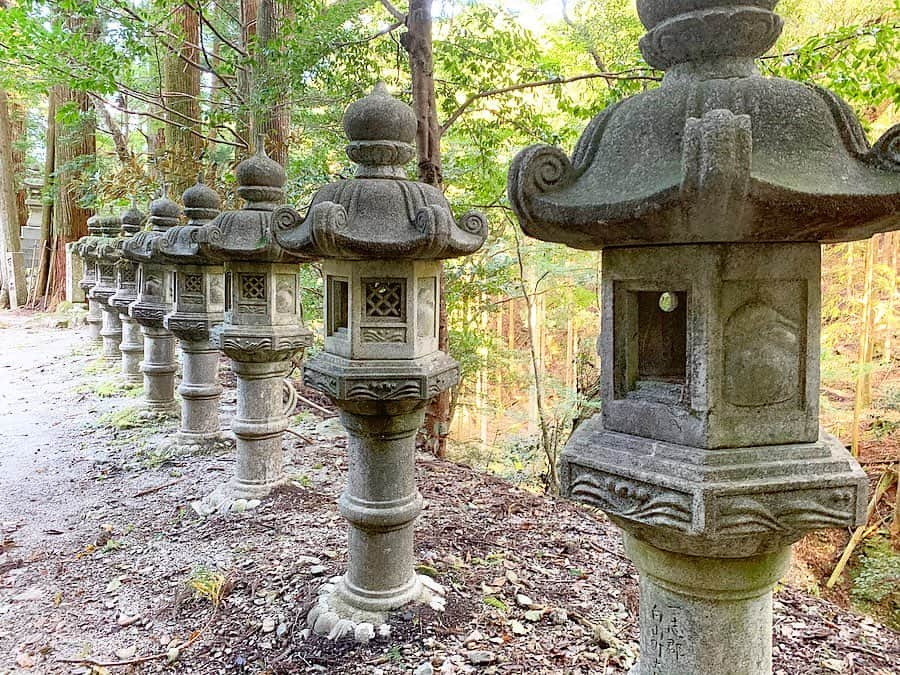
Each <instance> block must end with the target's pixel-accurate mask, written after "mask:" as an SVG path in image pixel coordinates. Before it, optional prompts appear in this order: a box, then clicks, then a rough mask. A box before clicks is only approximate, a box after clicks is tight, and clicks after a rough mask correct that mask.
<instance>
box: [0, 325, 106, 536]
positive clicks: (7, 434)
mask: <svg viewBox="0 0 900 675" xmlns="http://www.w3.org/2000/svg"><path fill="white" fill-rule="evenodd" d="M3 323H4V324H5V326H6V327H5V328H4V329H3V330H2V333H0V334H2V341H3V348H2V350H0V439H2V442H0V520H2V527H3V530H4V532H6V533H9V532H12V531H15V540H16V542H17V543H19V544H20V545H25V544H28V545H34V544H37V543H38V542H40V541H41V540H42V539H43V538H44V537H46V536H48V535H45V534H44V531H46V530H61V529H64V528H65V523H66V521H67V518H68V517H70V516H71V515H72V514H73V513H77V510H78V508H79V505H78V500H77V498H75V499H73V496H74V495H73V491H72V489H71V483H70V479H69V472H68V468H69V466H70V465H71V463H72V462H73V461H77V460H76V454H75V451H76V450H77V446H76V445H75V444H73V443H72V433H73V431H74V430H75V429H78V428H80V426H81V422H80V418H82V417H83V411H80V410H79V409H78V407H77V406H76V405H73V402H72V391H73V378H74V377H75V375H76V374H78V375H80V373H81V371H82V370H83V369H84V366H85V364H86V363H87V362H88V358H89V357H88V356H86V355H85V353H86V352H85V351H84V350H83V347H84V346H85V345H84V338H83V335H82V334H81V333H79V332H76V331H68V330H65V331H64V330H53V329H48V328H47V324H49V323H52V319H41V318H35V317H32V316H29V315H14V314H5V315H4V316H3ZM79 351H81V352H82V353H79Z"/></svg>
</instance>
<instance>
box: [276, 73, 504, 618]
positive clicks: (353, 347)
mask: <svg viewBox="0 0 900 675" xmlns="http://www.w3.org/2000/svg"><path fill="white" fill-rule="evenodd" d="M344 130H345V131H346V133H347V136H348V137H349V139H350V144H349V145H348V147H347V154H348V156H349V157H350V159H351V160H353V161H354V162H356V163H357V164H358V165H359V166H358V168H357V171H356V178H355V179H353V180H345V181H339V182H337V183H332V184H330V185H328V186H326V187H324V188H323V189H321V190H320V191H319V192H318V193H317V194H316V196H315V198H314V199H313V202H312V205H311V207H310V209H309V212H308V213H307V215H306V218H305V219H304V218H302V217H301V216H300V215H299V214H298V213H297V212H296V211H294V210H293V209H290V208H289V207H286V208H283V209H279V210H278V211H277V212H276V215H275V221H276V223H277V225H276V232H275V236H276V239H277V240H278V242H279V243H280V244H281V245H282V246H283V247H284V248H286V249H287V250H289V251H291V252H295V253H298V254H301V255H304V256H309V257H316V258H323V259H324V262H323V272H324V276H325V349H324V351H323V352H322V353H320V354H318V355H316V356H315V357H314V358H312V359H310V360H309V361H308V362H307V363H306V365H305V366H304V369H303V380H304V383H305V384H306V385H307V386H310V387H313V388H314V389H317V390H319V391H321V392H322V393H324V394H326V395H327V396H329V397H330V398H331V400H332V401H333V402H334V403H335V405H337V406H338V407H339V408H340V410H341V420H342V422H343V424H344V426H345V427H346V428H347V432H348V434H349V437H350V442H349V453H350V459H349V462H348V468H349V472H350V473H349V476H348V480H347V487H346V489H345V491H344V494H343V495H342V496H341V498H340V501H339V506H340V511H341V514H342V515H343V516H344V517H345V518H346V519H347V520H348V521H349V523H350V565H349V569H348V570H347V572H346V574H344V576H343V577H341V578H340V581H338V582H337V583H336V585H335V586H334V588H330V587H329V588H328V589H327V590H328V591H330V593H327V594H326V595H324V596H323V600H322V601H321V605H320V606H319V607H318V608H317V609H314V610H313V613H312V614H311V615H310V617H309V622H310V624H311V625H312V626H313V627H314V628H315V630H316V631H317V632H320V633H328V632H329V631H331V630H332V629H333V625H332V624H333V623H334V619H335V617H341V618H343V619H345V620H351V619H352V620H354V621H359V622H371V623H375V622H379V623H380V622H381V621H383V620H384V616H385V614H386V612H388V611H390V610H393V609H397V608H399V607H401V606H403V605H404V604H406V603H408V602H410V601H412V600H415V599H417V598H419V597H421V596H422V583H423V581H422V579H420V578H419V576H418V575H417V574H416V572H415V567H414V552H413V524H414V522H415V519H416V517H417V516H418V514H419V512H420V510H421V508H422V497H421V495H420V494H419V492H418V490H417V489H416V484H415V473H414V470H415V466H414V461H415V436H416V431H417V430H418V429H419V428H420V427H421V426H422V422H423V419H424V412H425V407H426V405H427V402H428V401H429V399H431V398H432V397H434V396H435V395H437V394H438V393H440V392H442V391H445V390H447V389H449V388H450V387H451V386H453V385H454V384H455V383H456V382H457V380H458V379H459V365H458V364H457V363H456V361H454V360H453V359H452V358H450V356H448V355H447V354H445V353H443V352H441V351H439V350H438V341H437V335H438V314H439V312H438V308H439V300H440V296H439V294H440V292H441V289H440V267H439V262H438V261H439V260H442V259H446V258H453V257H458V256H461V255H466V254H470V253H473V252H475V251H477V250H478V249H479V248H480V247H481V245H482V244H483V243H484V240H485V237H486V236H487V223H486V221H485V219H484V217H483V216H481V215H480V214H478V213H468V214H466V215H465V216H464V217H463V218H462V219H461V220H460V221H459V222H458V223H457V222H456V220H455V219H454V217H453V214H452V213H451V210H450V206H449V204H448V203H447V200H446V199H445V198H444V196H443V194H442V193H441V191H440V190H438V189H436V188H434V187H431V186H429V185H425V184H423V183H418V182H415V181H412V180H409V179H408V178H407V177H406V174H405V172H404V169H403V165H404V164H405V163H407V162H408V161H410V160H411V159H412V158H413V157H414V156H415V148H414V146H413V142H414V138H415V132H416V118H415V115H414V114H413V111H412V110H411V109H410V108H409V107H408V106H407V105H405V104H403V103H402V102H400V101H398V100H396V99H394V98H392V97H391V96H390V95H389V94H388V92H387V89H386V88H385V86H384V84H379V85H378V86H377V87H376V88H375V91H374V92H373V93H372V94H371V95H370V96H367V97H366V98H364V99H362V100H360V101H357V102H355V103H353V104H352V105H351V106H350V107H349V108H348V109H347V112H346V114H345V116H344Z"/></svg>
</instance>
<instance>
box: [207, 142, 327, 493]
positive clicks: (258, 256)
mask: <svg viewBox="0 0 900 675" xmlns="http://www.w3.org/2000/svg"><path fill="white" fill-rule="evenodd" d="M258 147H259V150H258V152H257V153H256V154H255V155H253V156H251V157H249V158H248V159H246V160H244V161H243V162H241V163H240V164H239V165H238V167H237V169H236V171H235V174H236V178H237V183H238V195H239V196H240V197H242V198H243V199H244V200H245V204H244V207H243V208H241V209H240V210H237V211H226V212H224V213H221V214H219V215H218V216H217V217H216V218H215V219H214V220H213V221H212V222H210V223H209V224H208V225H206V226H204V227H202V228H199V229H198V231H197V233H196V235H195V238H196V241H197V242H198V244H199V251H200V253H201V254H202V255H203V256H204V257H205V258H206V259H208V260H214V261H221V262H224V267H225V278H224V288H223V290H224V301H225V306H224V321H223V322H222V323H221V324H219V325H217V326H215V327H214V328H213V329H212V331H211V344H212V345H213V346H215V347H216V348H217V349H219V350H220V351H223V352H224V353H225V354H226V355H228V356H229V357H230V358H231V359H232V369H233V370H234V373H235V375H236V376H237V380H238V387H237V389H238V391H237V395H238V400H237V414H236V415H235V417H234V418H233V419H232V422H231V429H232V431H233V432H234V435H235V437H236V439H237V467H236V471H235V475H234V476H233V477H232V479H231V481H229V483H228V484H227V485H223V486H220V488H218V489H217V490H215V491H214V492H213V493H212V494H211V495H209V496H208V497H207V498H206V499H204V500H203V501H202V502H201V503H200V504H198V505H197V508H198V509H200V510H201V511H203V510H213V509H217V508H219V509H221V508H223V507H227V503H230V502H233V501H235V500H236V499H251V498H259V497H264V496H266V495H268V494H269V493H270V492H271V491H272V490H273V489H274V488H275V487H277V486H278V485H280V484H282V483H283V482H284V480H285V479H286V478H285V473H284V467H283V461H282V460H283V449H282V437H283V434H284V430H285V429H286V428H287V425H288V415H289V414H290V413H291V412H293V407H294V403H295V401H296V398H295V394H296V392H294V390H293V387H292V386H291V385H290V383H289V382H288V381H287V380H285V378H286V377H287V375H288V373H289V372H290V370H291V369H292V367H293V366H292V364H291V358H292V357H293V356H294V355H295V354H297V353H298V352H299V353H302V352H303V350H304V349H306V347H308V346H309V345H310V344H312V335H311V333H310V332H309V330H308V329H307V328H306V327H305V326H304V325H303V317H302V313H301V309H300V308H301V303H300V282H299V278H298V272H299V270H298V269H297V267H296V264H295V263H296V262H298V261H302V260H306V259H308V258H305V257H303V256H292V255H290V254H289V253H288V252H286V251H284V250H283V249H282V248H281V247H280V246H279V245H278V244H277V242H276V241H275V239H274V236H273V234H272V213H273V211H274V209H275V207H276V206H277V205H278V204H279V203H280V202H282V201H283V199H284V189H283V188H284V183H285V174H284V169H283V168H282V167H281V166H280V165H279V164H278V163H277V162H274V161H272V160H271V159H269V158H268V157H267V156H266V154H265V151H264V149H263V143H262V139H260V140H259V142H258ZM285 390H287V394H288V396H287V401H286V402H285V401H284V399H283V394H284V392H285Z"/></svg>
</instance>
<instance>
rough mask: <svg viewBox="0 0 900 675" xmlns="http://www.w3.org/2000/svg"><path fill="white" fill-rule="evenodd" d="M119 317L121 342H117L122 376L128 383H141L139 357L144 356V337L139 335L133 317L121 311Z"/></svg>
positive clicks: (139, 332) (138, 328)
mask: <svg viewBox="0 0 900 675" xmlns="http://www.w3.org/2000/svg"><path fill="white" fill-rule="evenodd" d="M126 311H127V307H126ZM119 319H120V320H121V322H122V342H121V343H119V351H120V352H121V353H122V377H123V378H124V379H125V381H126V382H128V383H129V384H141V383H142V382H143V381H144V376H143V375H142V374H141V359H142V358H143V356H144V338H143V336H142V335H141V327H140V325H138V323H137V322H136V321H135V320H134V319H132V318H131V317H130V316H128V315H127V314H123V313H122V312H121V311H120V312H119Z"/></svg>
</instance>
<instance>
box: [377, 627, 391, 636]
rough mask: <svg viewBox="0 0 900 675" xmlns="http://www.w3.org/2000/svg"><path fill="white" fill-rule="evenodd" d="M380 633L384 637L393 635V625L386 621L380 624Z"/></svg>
mask: <svg viewBox="0 0 900 675" xmlns="http://www.w3.org/2000/svg"><path fill="white" fill-rule="evenodd" d="M378 635H379V636H381V637H383V638H389V637H390V636H391V627H390V626H389V625H388V624H386V623H383V624H381V625H380V626H378Z"/></svg>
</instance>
